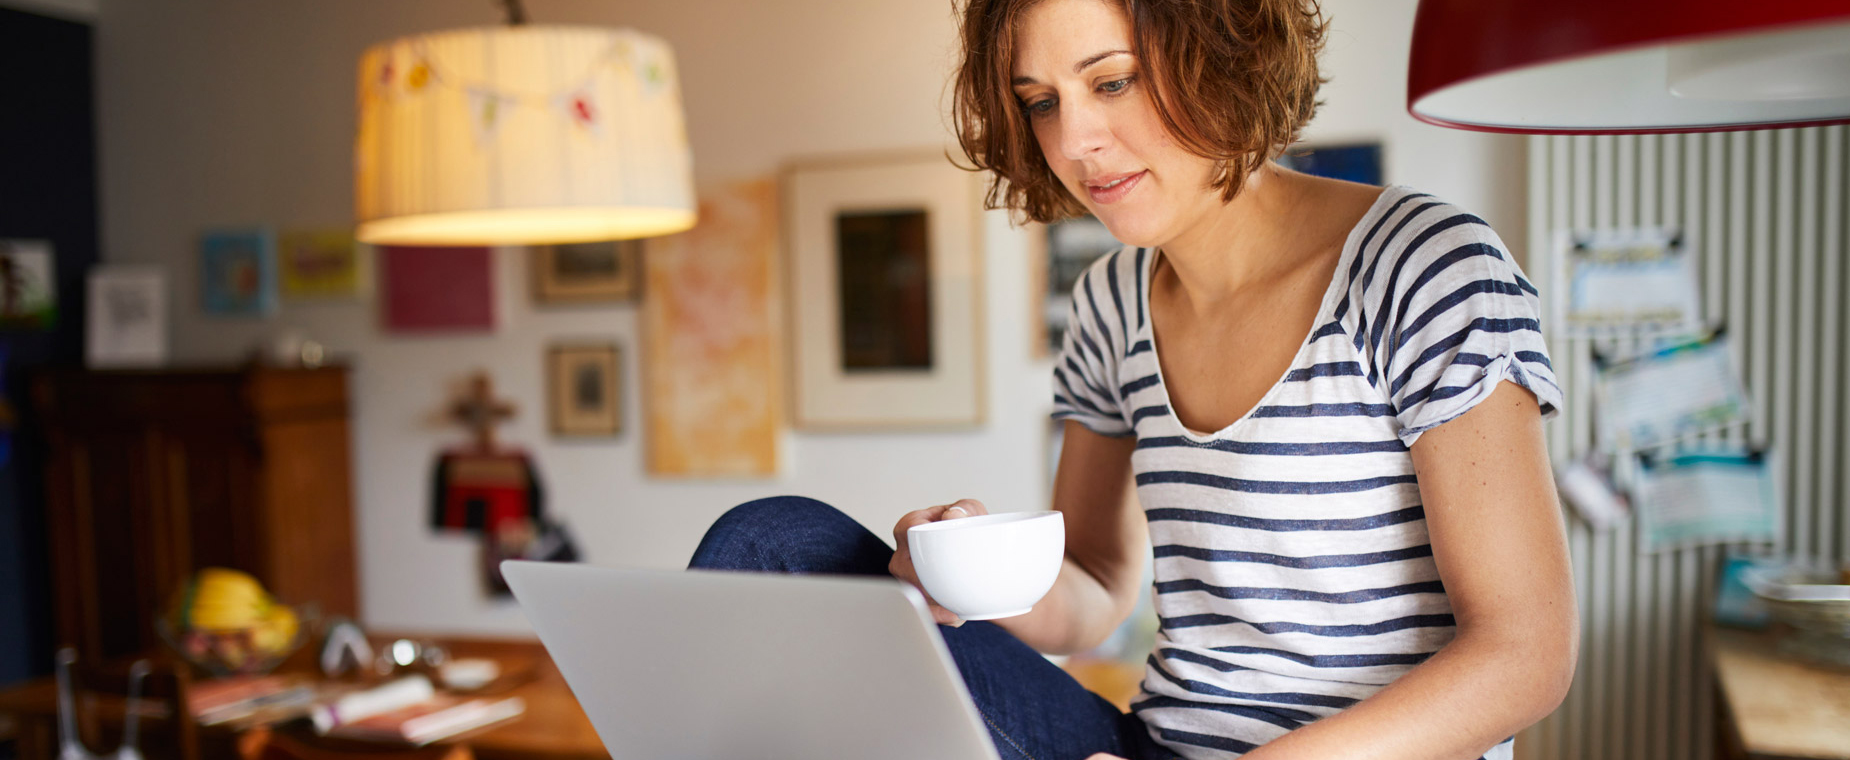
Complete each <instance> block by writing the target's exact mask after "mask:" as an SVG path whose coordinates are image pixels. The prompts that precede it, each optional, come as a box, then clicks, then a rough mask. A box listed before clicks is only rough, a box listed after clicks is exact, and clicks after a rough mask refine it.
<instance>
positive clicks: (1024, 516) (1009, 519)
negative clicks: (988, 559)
mask: <svg viewBox="0 0 1850 760" xmlns="http://www.w3.org/2000/svg"><path fill="white" fill-rule="evenodd" d="M1062 514H1063V513H1061V512H1060V511H1058V510H1039V511H1034V512H996V513H993V514H987V515H971V516H970V517H959V518H957V519H955V520H939V521H937V522H928V523H920V524H918V525H914V526H912V527H910V528H907V529H906V535H908V536H910V535H912V534H913V533H945V532H949V531H956V530H963V529H966V528H981V527H984V526H996V525H1009V524H1013V523H1025V522H1032V521H1035V520H1046V519H1056V520H1059V519H1061V516H1062ZM1061 521H1062V522H1064V520H1061Z"/></svg>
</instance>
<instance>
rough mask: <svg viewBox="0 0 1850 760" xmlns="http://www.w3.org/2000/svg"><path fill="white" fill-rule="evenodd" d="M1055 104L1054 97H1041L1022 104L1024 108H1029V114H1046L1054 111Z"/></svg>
mask: <svg viewBox="0 0 1850 760" xmlns="http://www.w3.org/2000/svg"><path fill="white" fill-rule="evenodd" d="M1053 105H1054V99H1053V98H1041V99H1040V100H1036V101H1034V102H1033V103H1029V104H1027V105H1025V106H1022V108H1023V109H1025V110H1027V112H1028V115H1029V116H1044V115H1046V114H1049V113H1053Z"/></svg>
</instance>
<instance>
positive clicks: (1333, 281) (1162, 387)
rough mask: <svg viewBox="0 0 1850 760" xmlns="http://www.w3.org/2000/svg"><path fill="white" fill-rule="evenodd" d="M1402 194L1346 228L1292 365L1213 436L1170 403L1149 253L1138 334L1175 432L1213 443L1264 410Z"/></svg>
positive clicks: (1391, 190) (1381, 201)
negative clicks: (1366, 236) (1369, 235)
mask: <svg viewBox="0 0 1850 760" xmlns="http://www.w3.org/2000/svg"><path fill="white" fill-rule="evenodd" d="M1404 190H1405V188H1403V187H1402V186H1401V185H1389V186H1387V187H1384V188H1382V189H1381V193H1380V194H1379V195H1377V196H1376V197H1375V202H1374V204H1373V205H1371V206H1369V207H1368V212H1367V213H1365V214H1363V215H1362V218H1361V219H1360V220H1359V221H1357V222H1356V223H1355V226H1353V227H1350V228H1349V234H1348V236H1347V237H1345V238H1344V240H1343V250H1342V254H1341V255H1340V256H1338V257H1337V259H1336V271H1334V272H1332V273H1331V275H1330V282H1329V284H1328V285H1326V286H1325V287H1324V290H1323V301H1322V302H1321V303H1319V304H1318V305H1317V316H1315V317H1313V318H1311V321H1310V330H1309V331H1308V332H1306V333H1305V334H1304V340H1303V342H1301V343H1299V344H1298V350H1297V352H1296V353H1294V354H1292V355H1291V361H1289V362H1287V363H1286V364H1285V371H1284V372H1283V373H1282V374H1280V375H1279V377H1278V379H1277V380H1274V381H1273V382H1272V385H1271V387H1268V388H1266V391H1265V394H1264V395H1261V396H1260V397H1259V401H1258V402H1257V403H1254V404H1253V407H1252V408H1251V409H1248V410H1246V413H1245V414H1242V415H1240V418H1239V419H1237V420H1234V421H1233V422H1230V423H1227V425H1226V426H1225V427H1222V428H1221V429H1219V430H1216V431H1214V432H1212V433H1198V432H1196V431H1194V430H1191V429H1189V427H1188V426H1187V425H1184V424H1182V418H1181V417H1179V416H1177V415H1176V408H1175V404H1174V402H1172V401H1170V398H1169V381H1168V380H1167V379H1166V378H1164V377H1163V359H1162V356H1161V355H1160V354H1158V353H1157V346H1156V320H1155V317H1154V316H1153V315H1152V314H1151V312H1150V289H1151V287H1152V286H1153V280H1154V275H1155V273H1156V258H1157V257H1158V256H1161V255H1162V250H1161V249H1157V248H1152V249H1150V256H1149V257H1148V258H1147V259H1146V260H1145V261H1144V264H1143V277H1142V280H1143V282H1142V283H1141V288H1142V291H1141V292H1140V293H1138V294H1137V298H1138V306H1139V307H1140V308H1142V309H1143V314H1144V319H1143V328H1142V330H1140V331H1139V332H1141V333H1144V334H1143V335H1142V338H1143V339H1145V340H1148V341H1150V361H1151V362H1152V363H1154V364H1155V365H1156V388H1157V391H1158V392H1159V393H1161V394H1162V398H1163V416H1164V417H1165V418H1166V419H1168V420H1169V421H1170V422H1172V423H1174V424H1175V427H1176V429H1177V430H1180V431H1182V437H1184V438H1186V439H1188V440H1190V441H1193V442H1195V443H1212V442H1214V441H1216V440H1220V439H1222V438H1225V437H1227V436H1229V435H1231V434H1232V433H1233V431H1234V430H1235V429H1236V428H1239V427H1240V426H1241V425H1243V424H1245V422H1246V421H1247V420H1249V419H1252V416H1253V413H1254V412H1257V411H1259V410H1260V409H1261V408H1264V407H1265V406H1266V405H1267V404H1268V402H1270V401H1271V400H1272V397H1273V396H1276V395H1278V393H1279V389H1280V388H1282V387H1284V385H1285V378H1288V377H1290V376H1291V371H1292V370H1294V369H1296V368H1297V366H1298V365H1299V364H1300V363H1302V362H1303V360H1304V355H1305V354H1307V353H1309V352H1310V345H1311V343H1313V342H1314V340H1313V339H1314V338H1315V337H1316V336H1317V332H1318V331H1320V330H1322V329H1323V326H1324V325H1326V324H1328V323H1329V321H1330V319H1331V315H1330V312H1331V310H1332V309H1333V308H1334V306H1335V304H1336V301H1337V300H1338V296H1339V295H1340V294H1341V293H1342V292H1343V291H1344V290H1345V289H1346V288H1344V287H1341V286H1342V285H1344V284H1346V282H1347V280H1348V277H1347V274H1348V270H1349V269H1350V268H1351V266H1352V263H1351V262H1353V261H1354V257H1356V256H1358V255H1360V250H1359V249H1360V247H1361V237H1362V230H1363V229H1365V228H1367V227H1368V226H1369V225H1370V224H1372V223H1373V222H1374V221H1375V220H1376V218H1377V217H1378V216H1379V215H1380V213H1381V210H1382V208H1383V207H1384V206H1385V205H1387V204H1388V203H1389V201H1390V199H1392V198H1397V197H1399V196H1400V195H1402V194H1404V192H1403V191H1404ZM1133 432H1134V431H1133Z"/></svg>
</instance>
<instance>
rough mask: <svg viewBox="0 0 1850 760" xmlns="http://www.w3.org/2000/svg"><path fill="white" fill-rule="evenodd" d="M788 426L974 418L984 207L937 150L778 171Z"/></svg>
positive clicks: (969, 182) (977, 412)
mask: <svg viewBox="0 0 1850 760" xmlns="http://www.w3.org/2000/svg"><path fill="white" fill-rule="evenodd" d="M783 198H784V204H785V205H784V210H785V220H786V225H785V229H786V231H787V234H788V240H789V246H790V253H789V256H790V265H789V266H790V278H789V288H790V298H789V302H790V304H791V319H792V327H793V329H792V330H791V344H792V345H791V349H792V362H791V364H792V371H793V374H794V376H795V377H794V382H793V383H792V386H793V392H794V405H793V406H794V408H795V424H796V426H797V427H800V428H810V429H830V428H880V427H886V428H896V427H962V426H975V425H980V424H982V422H983V417H984V409H983V404H984V394H983V384H982V377H983V373H982V345H983V334H982V325H983V323H982V313H981V295H982V225H981V220H982V204H981V200H980V195H979V191H978V188H977V179H976V177H975V176H974V175H972V174H970V173H968V172H965V171H963V170H961V169H958V168H957V167H955V166H952V165H951V163H950V162H949V161H947V160H946V159H945V158H944V156H943V155H942V154H941V153H940V152H937V151H931V152H921V153H918V154H912V155H903V156H894V157H890V158H881V159H848V160H836V161H815V162H807V163H801V164H797V165H795V166H793V167H791V168H789V169H788V170H787V171H786V173H785V176H784V194H783Z"/></svg>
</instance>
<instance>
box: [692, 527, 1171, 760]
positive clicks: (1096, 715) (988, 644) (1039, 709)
mask: <svg viewBox="0 0 1850 760" xmlns="http://www.w3.org/2000/svg"><path fill="white" fill-rule="evenodd" d="M892 558H893V550H892V549H891V548H889V547H888V546H887V545H886V542H885V541H882V540H880V538H879V537H878V536H875V535H874V534H873V533H872V532H869V531H868V530H867V529H866V528H864V527H862V526H861V524H860V523H858V522H855V521H854V518H851V517H849V516H847V515H845V514H842V513H841V511H840V510H837V509H835V508H834V507H831V506H829V505H827V504H824V503H822V502H819V501H816V500H814V499H806V498H803V497H800V496H779V497H774V498H769V499H760V500H758V501H753V502H749V503H746V504H741V505H739V506H737V507H734V508H732V509H731V510H730V511H728V512H727V513H726V514H725V515H722V516H721V517H720V518H719V520H718V521H717V522H715V523H714V524H713V527H712V528H710V529H708V530H707V535H706V537H705V538H702V539H701V540H700V546H699V548H696V549H695V550H694V558H693V560H692V561H691V562H689V563H688V568H689V569H696V568H698V569H706V570H746V571H756V572H773V573H798V574H802V573H822V574H834V575H881V576H884V575H887V574H888V573H887V563H888V562H890V561H891V560H892ZM938 631H939V633H941V634H943V635H944V643H945V644H946V645H947V646H948V647H949V649H950V650H951V658H952V659H953V660H955V661H956V663H957V669H958V671H959V672H961V673H962V674H963V679H964V683H965V684H966V685H967V686H968V687H969V691H970V698H971V700H972V701H974V702H975V703H976V709H977V712H978V713H980V714H981V716H982V718H983V722H984V723H986V724H988V726H989V737H990V739H991V740H993V741H994V742H995V745H996V750H997V751H998V752H1000V753H1001V755H1002V757H1003V758H1004V760H1018V759H1022V760H1085V758H1087V757H1090V756H1091V755H1092V754H1094V753H1097V752H1108V753H1111V754H1113V755H1117V756H1119V757H1125V758H1130V760H1170V759H1171V758H1174V757H1175V754H1174V753H1173V752H1169V751H1168V750H1164V749H1162V748H1161V747H1159V746H1157V745H1156V744H1155V742H1153V741H1151V739H1150V738H1149V732H1148V731H1147V730H1145V728H1144V725H1143V721H1141V720H1138V719H1137V717H1136V716H1135V715H1128V714H1125V713H1120V712H1118V708H1116V707H1114V706H1112V704H1111V703H1110V702H1107V701H1105V699H1104V698H1103V697H1100V696H1098V695H1097V694H1093V693H1092V692H1089V691H1086V689H1085V687H1083V686H1080V685H1079V682H1077V681H1074V680H1073V678H1072V676H1069V675H1067V674H1066V671H1064V670H1061V669H1060V668H1059V667H1057V666H1055V665H1054V664H1053V663H1050V662H1048V661H1047V659H1046V658H1045V657H1042V656H1041V655H1040V653H1038V652H1036V651H1034V650H1033V649H1032V648H1030V647H1029V646H1028V645H1026V644H1023V643H1021V641H1020V640H1019V639H1016V638H1015V637H1014V636H1013V635H1010V634H1009V633H1008V632H1007V631H1004V630H1002V628H1001V627H999V626H997V625H995V624H993V623H986V622H971V623H965V624H964V625H963V626H962V627H958V628H952V627H950V626H943V625H941V626H938Z"/></svg>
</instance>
